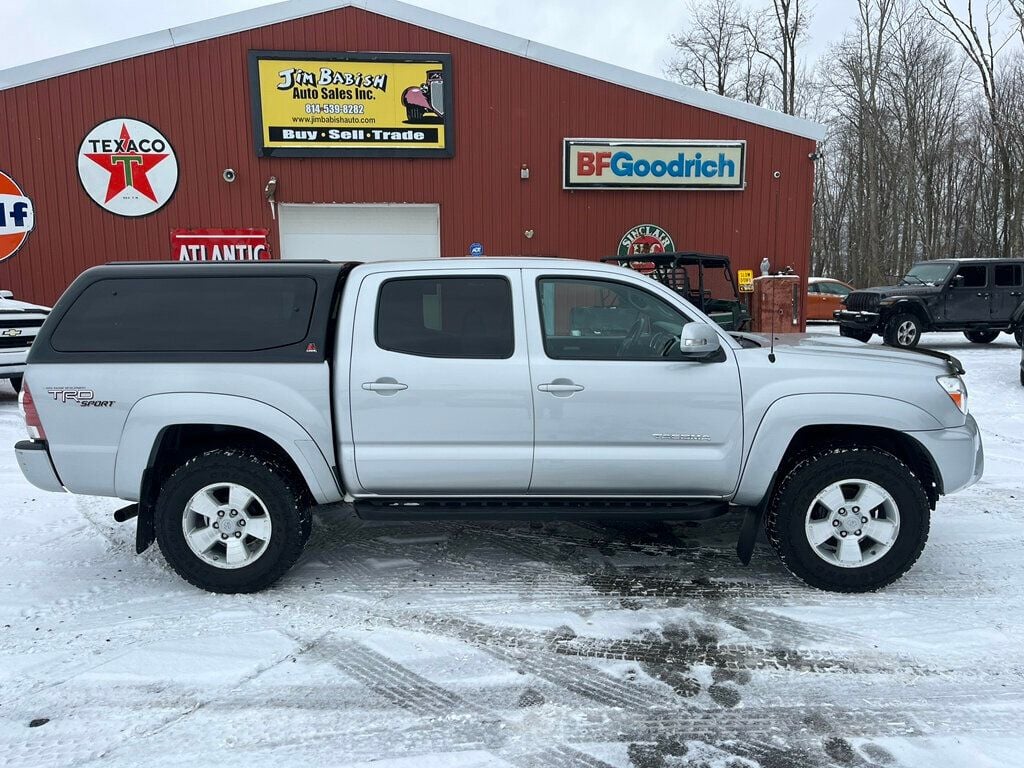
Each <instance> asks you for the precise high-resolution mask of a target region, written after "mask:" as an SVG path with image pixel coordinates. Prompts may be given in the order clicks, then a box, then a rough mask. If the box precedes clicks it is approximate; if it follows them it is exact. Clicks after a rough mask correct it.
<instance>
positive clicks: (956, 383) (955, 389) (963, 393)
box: [936, 376, 967, 416]
mask: <svg viewBox="0 0 1024 768" xmlns="http://www.w3.org/2000/svg"><path fill="white" fill-rule="evenodd" d="M936 381H938V382H939V386H940V387H942V388H943V389H944V390H945V391H946V394H947V395H949V399H950V400H952V401H953V405H955V406H956V407H957V408H959V409H960V412H961V413H963V414H964V415H965V416H966V415H967V385H966V384H964V380H963V379H961V378H960V377H959V376H939V378H937V379H936Z"/></svg>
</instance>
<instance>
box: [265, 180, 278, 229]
mask: <svg viewBox="0 0 1024 768" xmlns="http://www.w3.org/2000/svg"><path fill="white" fill-rule="evenodd" d="M276 193H277V176H271V177H270V178H269V179H268V180H267V186H265V187H264V188H263V196H264V197H265V198H267V202H268V203H269V204H270V218H272V219H276V218H277V200H276V199H274V195H275V194H276Z"/></svg>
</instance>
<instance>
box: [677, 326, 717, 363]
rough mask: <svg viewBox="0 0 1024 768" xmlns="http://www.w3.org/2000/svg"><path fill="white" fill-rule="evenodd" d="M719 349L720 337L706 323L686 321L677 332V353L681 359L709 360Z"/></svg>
mask: <svg viewBox="0 0 1024 768" xmlns="http://www.w3.org/2000/svg"><path fill="white" fill-rule="evenodd" d="M721 349H722V340H721V338H719V336H718V334H717V333H715V330H714V328H712V327H711V326H710V325H708V324H707V323H687V324H686V325H684V326H683V331H682V333H680V334H679V353H680V355H681V356H682V359H683V360H692V361H698V362H699V361H704V360H710V359H711V358H713V357H715V356H716V355H717V354H718V353H719V352H720V351H721Z"/></svg>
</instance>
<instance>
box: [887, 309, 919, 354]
mask: <svg viewBox="0 0 1024 768" xmlns="http://www.w3.org/2000/svg"><path fill="white" fill-rule="evenodd" d="M922 330H924V329H923V328H922V327H921V321H920V320H919V319H918V318H917V316H916V315H911V314H909V313H906V314H902V315H896V317H894V318H892V320H890V321H889V322H888V324H887V325H886V326H885V343H886V344H888V345H889V346H890V347H900V348H901V349H913V348H914V347H916V346H917V342H919V341H920V340H921V331H922Z"/></svg>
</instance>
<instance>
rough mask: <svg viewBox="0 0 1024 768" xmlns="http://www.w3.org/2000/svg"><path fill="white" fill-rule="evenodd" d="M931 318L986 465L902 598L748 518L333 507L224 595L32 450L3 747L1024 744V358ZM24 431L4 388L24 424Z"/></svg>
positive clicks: (431, 759)
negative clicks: (746, 525) (34, 476)
mask: <svg viewBox="0 0 1024 768" xmlns="http://www.w3.org/2000/svg"><path fill="white" fill-rule="evenodd" d="M812 330H814V331H815V332H825V333H830V332H834V329H831V328H815V329H812ZM926 338H927V343H928V346H933V347H937V348H940V349H943V350H947V351H949V352H952V353H953V354H955V355H958V356H960V357H961V358H962V359H963V361H964V363H965V365H966V367H967V369H968V376H967V380H968V385H969V387H970V390H971V398H972V399H971V405H972V409H973V411H974V413H975V415H976V416H977V418H978V420H979V422H980V423H981V426H982V429H983V431H984V436H985V447H986V452H987V467H986V470H987V471H986V475H985V478H984V479H983V480H982V482H981V483H980V484H978V485H977V486H975V487H973V488H971V489H969V490H967V491H965V492H963V493H961V494H959V495H957V496H954V497H950V498H946V499H944V500H943V501H942V502H941V504H940V507H939V510H938V512H937V513H936V514H935V515H934V517H933V522H932V534H931V539H930V541H929V543H928V546H927V547H926V549H925V552H924V555H923V557H922V558H921V560H920V562H919V563H918V565H917V566H916V568H914V570H913V571H911V572H910V574H908V575H907V576H906V577H905V578H904V579H903V580H902V581H900V582H899V583H897V584H896V585H894V586H892V587H890V588H889V589H887V590H885V591H884V592H882V593H880V594H875V595H864V596H842V595H833V594H826V593H823V592H817V591H814V590H811V589H809V588H805V587H803V586H802V585H800V584H799V583H797V582H796V581H794V580H793V579H792V578H791V577H789V576H788V575H787V574H786V573H785V572H784V571H783V569H782V567H781V566H780V565H779V564H778V562H777V560H776V559H775V557H774V556H773V554H772V553H771V551H770V549H769V548H768V547H767V545H766V544H765V543H764V542H761V543H760V544H759V546H758V551H757V552H756V554H755V559H754V563H753V564H752V565H751V567H749V568H744V567H742V566H740V565H739V563H738V562H737V561H736V557H735V553H734V547H735V540H736V534H737V528H736V523H735V522H734V521H726V522H722V521H718V522H712V523H708V524H701V525H696V524H688V525H670V524H664V523H644V524H640V525H636V524H634V525H607V524H592V523H581V524H572V523H558V524H544V525H530V524H528V523H524V524H513V525H509V524H507V523H505V524H501V523H480V524H467V523H429V524H427V523H420V524H412V523H408V524H402V523H386V524H384V523H377V524H367V523H361V522H359V521H358V520H355V519H346V518H343V517H339V516H336V515H332V516H328V515H320V516H319V517H318V519H317V526H316V530H315V531H314V534H313V538H312V540H311V541H310V543H309V546H308V548H307V550H306V553H305V555H304V556H303V558H302V560H301V561H300V563H299V564H298V566H297V567H296V568H294V569H293V570H292V572H291V573H290V574H289V575H288V576H287V577H286V578H285V579H284V580H283V581H282V582H281V583H280V584H279V585H278V586H277V587H276V588H274V589H272V590H271V591H269V592H266V593H263V594H260V595H253V596H217V595H211V594H206V593H203V592H200V591H197V590H195V589H193V588H192V587H190V586H188V585H187V584H186V583H184V582H183V581H181V580H180V579H178V578H177V576H175V575H174V573H172V572H171V571H170V569H169V568H168V567H167V566H166V565H165V564H164V562H163V560H162V559H161V557H160V555H159V552H158V551H157V550H156V549H155V548H153V549H152V550H151V551H149V552H147V553H146V554H145V555H143V556H141V557H137V556H135V554H134V553H133V539H134V528H135V527H134V525H133V524H125V525H118V524H116V523H115V522H114V521H113V519H112V517H111V512H112V511H113V510H114V509H115V508H116V507H117V506H118V503H117V502H116V501H114V500H109V499H95V498H83V497H75V496H67V495H56V494H47V493H44V492H41V491H37V490H35V489H34V488H32V487H31V486H29V485H27V484H26V483H25V482H24V481H23V479H22V477H21V475H20V473H19V472H18V469H17V467H16V465H15V462H14V460H13V457H12V456H11V454H10V452H5V453H3V454H2V458H0V515H2V517H3V543H2V545H0V765H11V766H19V767H20V766H71V765H74V766H81V765H97V766H99V765H103V766H136V765H143V764H145V765H150V766H164V765H172V766H177V765H181V766H190V767H192V766H207V765H216V766H219V767H220V768H229V767H230V766H254V765H271V764H272V765H275V766H278V767H279V768H288V767H289V766H293V765H294V766H299V765H314V766H340V765H345V766H350V765H360V766H361V765H365V764H368V763H374V765H382V766H388V767H389V768H414V767H415V768H421V767H423V766H456V767H457V768H468V767H469V766H485V765H486V766H492V765H497V766H520V767H522V768H526V767H528V766H530V767H532V766H536V767H537V768H548V767H549V766H566V767H569V766H588V767H590V768H596V767H598V766H630V765H633V766H637V767H638V768H656V767H658V766H677V765H688V766H689V765H693V766H705V765H706V766H712V767H716V768H737V767H739V766H744V767H745V766H762V768H788V767H789V766H825V765H835V766H921V767H922V768H932V767H933V766H942V767H943V768H946V767H949V766H965V767H967V766H970V768H985V767H986V766H992V767H998V768H1004V767H1005V766H1013V765H1017V766H1020V765H1024V736H1022V735H1021V726H1020V724H1021V723H1022V722H1024V653H1022V650H1024V649H1022V645H1024V615H1022V609H1024V388H1022V387H1021V386H1020V385H1019V383H1018V374H1017V370H1018V369H1017V365H1018V360H1019V353H1018V351H1017V349H1016V347H1014V346H1013V344H1012V341H1011V340H1010V339H1009V337H1006V336H1001V337H1000V338H999V340H998V342H996V343H995V344H993V345H990V346H986V347H979V346H976V345H972V344H969V343H967V342H966V340H965V339H963V337H962V336H960V335H958V334H957V335H954V334H947V335H936V336H929V337H926ZM23 434H24V433H23V428H22V425H21V421H20V419H19V417H18V413H17V408H16V404H15V399H14V396H13V394H12V393H11V392H10V390H8V389H6V388H5V387H4V385H2V384H0V445H10V444H12V443H14V442H15V441H16V440H17V439H20V438H21V437H22V435H23ZM4 450H5V451H6V449H4ZM43 719H45V720H47V722H45V723H43V724H42V725H36V727H31V725H30V724H32V723H33V721H36V722H37V723H38V721H40V720H43Z"/></svg>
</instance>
